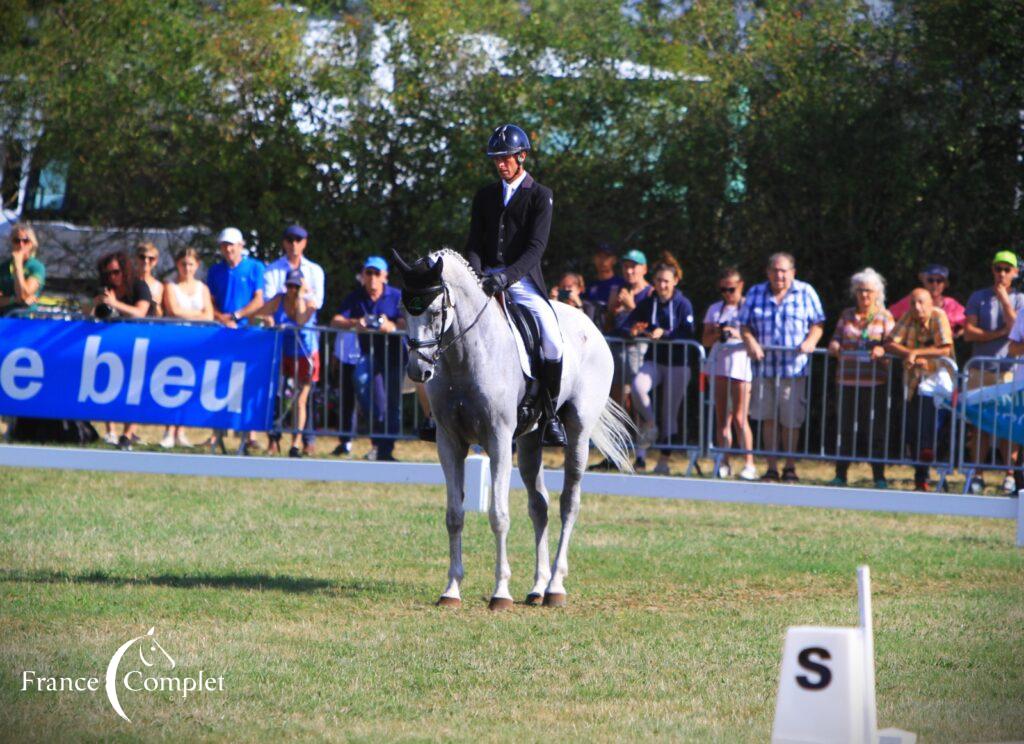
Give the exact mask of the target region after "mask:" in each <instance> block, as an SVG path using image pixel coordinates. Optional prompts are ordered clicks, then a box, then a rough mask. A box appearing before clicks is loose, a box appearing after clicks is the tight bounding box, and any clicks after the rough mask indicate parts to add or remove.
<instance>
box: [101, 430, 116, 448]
mask: <svg viewBox="0 0 1024 744" xmlns="http://www.w3.org/2000/svg"><path fill="white" fill-rule="evenodd" d="M117 439H118V437H117V434H115V433H114V432H112V431H108V432H107V434H106V436H104V437H103V441H104V442H106V443H107V444H112V445H114V446H115V447H116V446H117Z"/></svg>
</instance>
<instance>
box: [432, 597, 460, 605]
mask: <svg viewBox="0 0 1024 744" xmlns="http://www.w3.org/2000/svg"><path fill="white" fill-rule="evenodd" d="M437 606H438V607H462V600H461V599H459V598H458V597H441V598H440V599H439V600H437Z"/></svg>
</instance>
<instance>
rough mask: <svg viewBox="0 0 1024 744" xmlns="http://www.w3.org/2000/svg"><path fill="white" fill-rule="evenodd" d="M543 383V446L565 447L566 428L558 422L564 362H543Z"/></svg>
mask: <svg viewBox="0 0 1024 744" xmlns="http://www.w3.org/2000/svg"><path fill="white" fill-rule="evenodd" d="M541 382H543V383H544V392H545V394H544V398H545V399H546V400H545V401H544V404H545V405H544V408H545V410H544V414H545V416H544V418H545V421H544V429H543V433H542V434H541V444H542V445H543V446H545V447H564V446H565V445H566V444H567V442H566V439H565V427H564V426H562V422H561V421H559V420H558V409H557V406H558V393H559V391H560V390H561V388H562V360H561V359H559V360H558V361H557V362H548V361H544V362H543V367H542V371H541Z"/></svg>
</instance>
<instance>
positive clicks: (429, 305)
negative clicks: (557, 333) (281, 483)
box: [395, 250, 633, 610]
mask: <svg viewBox="0 0 1024 744" xmlns="http://www.w3.org/2000/svg"><path fill="white" fill-rule="evenodd" d="M395 258H396V261H397V264H398V269H399V272H400V273H401V275H402V278H403V280H404V286H405V288H404V290H403V293H402V299H403V312H404V313H405V317H406V322H407V329H408V334H409V347H410V354H409V363H408V368H407V369H408V373H409V376H410V377H411V378H412V379H413V381H415V382H424V383H426V391H427V397H428V398H429V400H430V407H431V411H432V412H433V414H434V418H435V420H436V422H437V452H438V456H439V458H440V460H441V466H442V468H443V469H444V475H445V481H446V482H447V489H448V509H447V513H446V517H445V522H446V524H447V526H448V541H449V561H450V563H449V568H448V585H447V588H446V589H445V590H444V593H443V594H442V595H441V598H440V599H439V600H438V604H439V605H444V606H459V605H461V603H462V599H461V595H460V593H459V584H460V582H461V581H462V577H463V568H462V526H463V521H464V512H463V505H462V502H463V496H464V494H463V475H464V470H465V460H466V455H467V454H468V452H469V446H470V445H471V444H480V445H481V446H482V447H483V448H484V450H485V451H486V452H487V454H488V455H489V456H490V460H491V485H492V488H491V494H492V497H491V503H490V512H489V517H490V523H491V530H492V531H493V532H494V537H495V540H496V542H497V556H496V566H495V571H494V578H495V584H494V594H493V595H492V596H491V600H490V604H489V607H490V609H492V610H504V609H508V608H510V607H511V606H512V604H513V603H512V595H511V594H510V593H509V579H510V577H511V573H512V572H511V569H510V568H509V562H508V551H507V538H508V530H509V511H508V491H509V481H510V478H511V472H512V441H513V438H514V436H515V431H516V427H517V421H516V416H517V407H518V404H519V401H520V399H521V398H522V397H523V395H524V393H525V392H526V380H525V379H524V376H523V372H522V368H521V366H520V361H519V354H518V349H517V346H516V342H515V339H514V337H513V336H512V333H511V331H510V329H509V326H508V323H507V321H506V318H505V315H504V313H503V311H502V309H501V307H500V305H499V304H498V302H497V301H495V300H492V299H491V298H489V297H488V296H487V295H486V294H485V293H484V291H483V290H482V289H481V287H480V279H479V278H478V277H477V275H476V274H475V273H474V271H473V269H472V268H471V267H470V265H469V263H467V261H466V260H465V258H463V257H462V255H460V254H459V253H456V252H455V251H451V250H442V251H437V252H435V253H431V254H430V255H428V256H426V257H424V258H421V259H419V260H418V261H416V262H415V263H414V264H412V265H410V264H408V263H406V262H405V261H404V260H403V259H402V257H401V256H399V255H397V253H396V254H395ZM555 313H556V315H557V317H558V322H559V325H560V327H561V331H562V334H563V337H564V340H565V344H564V347H565V352H564V364H563V368H562V369H563V371H562V388H561V394H560V396H559V400H558V402H557V408H558V409H560V411H561V416H562V421H563V423H564V425H565V430H566V435H567V438H568V445H567V446H566V448H565V480H564V486H563V489H562V494H561V499H560V507H561V509H560V511H561V516H562V533H561V536H560V538H559V541H558V552H557V554H556V555H555V560H554V563H553V565H550V566H549V554H548V493H547V490H546V488H545V487H544V473H543V462H542V460H541V455H542V447H541V442H540V430H539V429H538V428H537V427H536V426H534V427H533V428H532V429H531V430H529V431H527V432H525V433H523V434H521V435H520V436H519V438H518V439H517V440H516V441H517V444H518V450H519V472H520V474H521V475H522V478H523V482H524V483H525V484H526V490H527V493H528V495H529V512H530V519H531V520H532V521H533V530H534V537H535V541H536V548H537V562H536V568H535V570H534V580H533V588H532V589H531V590H530V593H529V594H528V595H527V597H526V602H527V604H532V605H536V604H541V603H543V604H544V605H548V606H557V605H562V604H564V603H565V601H566V597H565V584H564V582H565V577H566V575H567V574H568V573H569V539H570V538H571V537H572V531H573V525H574V524H575V522H576V517H577V515H578V514H579V508H580V480H581V479H582V477H583V472H584V470H585V469H586V467H587V457H588V455H589V452H590V442H591V441H593V442H594V445H595V446H596V447H597V448H598V449H599V450H600V451H601V452H602V453H603V454H604V455H605V456H606V457H607V458H608V459H609V460H611V461H612V462H613V463H615V465H616V466H617V467H618V468H619V469H621V470H624V471H627V472H629V471H631V470H632V447H633V445H632V434H631V424H630V422H629V418H628V416H627V415H626V413H625V411H623V410H622V408H621V407H620V406H618V405H617V404H616V403H615V402H614V401H613V400H611V399H610V398H609V397H608V392H609V390H610V388H611V382H612V374H613V367H612V355H611V351H610V350H609V348H608V343H607V342H606V341H605V340H604V337H603V336H602V335H601V332H600V331H599V330H598V329H597V327H596V326H595V325H594V324H593V323H592V322H591V321H590V319H589V318H587V317H586V316H585V315H584V314H583V313H582V312H580V311H579V310H577V309H575V308H571V307H569V306H568V305H565V304H563V303H555Z"/></svg>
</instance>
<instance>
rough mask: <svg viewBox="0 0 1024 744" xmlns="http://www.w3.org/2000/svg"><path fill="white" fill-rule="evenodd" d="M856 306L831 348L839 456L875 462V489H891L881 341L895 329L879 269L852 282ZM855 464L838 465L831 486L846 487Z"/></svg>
mask: <svg viewBox="0 0 1024 744" xmlns="http://www.w3.org/2000/svg"><path fill="white" fill-rule="evenodd" d="M850 293H851V294H852V295H853V298H854V300H856V303H857V304H856V305H854V306H853V307H848V308H846V309H845V310H843V312H842V314H841V315H840V316H839V322H838V323H836V331H835V333H834V334H832V341H831V342H830V343H829V345H828V353H829V355H831V356H833V357H835V358H836V359H837V360H838V361H837V363H836V383H837V384H836V394H837V398H838V401H837V404H836V414H835V415H836V419H837V433H836V454H837V455H839V456H840V457H845V458H853V457H860V458H863V459H866V460H867V461H868V462H870V463H871V475H872V478H873V479H874V481H875V488H888V482H887V481H886V479H885V464H884V463H882V462H878V460H882V459H885V458H886V456H887V455H888V447H886V437H887V433H888V424H889V421H888V416H887V415H886V412H887V410H888V406H889V402H890V401H889V400H888V399H887V398H886V388H887V385H886V382H887V380H888V374H889V366H888V364H887V363H886V362H885V360H884V359H883V357H884V356H885V347H884V346H882V342H883V341H884V340H885V338H886V336H888V335H889V332H890V331H891V330H892V329H893V327H894V326H895V325H896V322H895V321H894V320H893V317H892V314H891V313H890V312H889V311H888V310H886V309H885V280H884V279H883V278H882V277H881V275H879V273H878V272H877V271H875V270H874V269H871V268H868V269H864V270H863V271H859V272H857V273H856V274H854V275H853V277H852V278H851V279H850ZM850 462H851V460H850V459H844V460H836V477H835V478H834V479H833V480H832V482H831V483H830V484H829V485H833V486H845V485H846V478H847V474H848V473H849V470H850Z"/></svg>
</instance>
